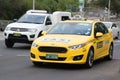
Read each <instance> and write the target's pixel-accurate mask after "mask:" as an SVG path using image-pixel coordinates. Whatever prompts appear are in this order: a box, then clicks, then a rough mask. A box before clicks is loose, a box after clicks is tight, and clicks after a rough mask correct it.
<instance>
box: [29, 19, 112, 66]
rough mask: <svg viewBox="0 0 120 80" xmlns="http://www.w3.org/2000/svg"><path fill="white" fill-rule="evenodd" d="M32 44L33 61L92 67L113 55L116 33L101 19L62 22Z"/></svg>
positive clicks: (31, 57)
mask: <svg viewBox="0 0 120 80" xmlns="http://www.w3.org/2000/svg"><path fill="white" fill-rule="evenodd" d="M42 34H43V35H42V36H41V37H39V38H37V39H35V40H34V42H33V43H32V45H31V50H30V60H31V61H32V62H33V64H34V65H39V64H41V63H65V64H84V65H85V66H86V67H88V68H91V67H92V66H93V62H94V61H95V60H97V59H100V58H103V57H105V58H107V59H108V60H112V58H113V47H114V46H113V35H112V31H109V30H108V29H107V28H106V26H105V25H104V24H103V23H102V22H100V21H87V20H86V21H80V20H68V21H62V22H59V23H57V24H56V25H54V26H53V27H51V28H50V29H49V30H48V31H47V32H44V31H43V32H42Z"/></svg>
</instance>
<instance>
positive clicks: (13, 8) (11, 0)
mask: <svg viewBox="0 0 120 80" xmlns="http://www.w3.org/2000/svg"><path fill="white" fill-rule="evenodd" d="M78 1H79V0H35V9H37V10H47V11H48V12H49V13H52V12H54V11H57V10H60V11H66V10H67V11H68V9H69V11H72V10H75V9H73V8H77V9H78V7H79V4H78ZM32 2H33V0H0V19H8V20H11V19H14V18H19V17H20V16H21V15H23V14H24V13H25V12H26V11H27V10H29V9H32V5H33V3H32Z"/></svg>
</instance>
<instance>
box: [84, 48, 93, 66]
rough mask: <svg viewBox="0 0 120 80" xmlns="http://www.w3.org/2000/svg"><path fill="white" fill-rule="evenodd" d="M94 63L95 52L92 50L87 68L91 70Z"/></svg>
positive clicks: (89, 53)
mask: <svg viewBox="0 0 120 80" xmlns="http://www.w3.org/2000/svg"><path fill="white" fill-rule="evenodd" d="M93 62H94V51H93V50H92V49H90V50H89V52H88V56H87V61H86V64H85V66H86V67H87V68H91V67H92V66H93Z"/></svg>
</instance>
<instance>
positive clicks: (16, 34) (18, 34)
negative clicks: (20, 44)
mask: <svg viewBox="0 0 120 80" xmlns="http://www.w3.org/2000/svg"><path fill="white" fill-rule="evenodd" d="M13 36H21V34H20V33H14V34H13Z"/></svg>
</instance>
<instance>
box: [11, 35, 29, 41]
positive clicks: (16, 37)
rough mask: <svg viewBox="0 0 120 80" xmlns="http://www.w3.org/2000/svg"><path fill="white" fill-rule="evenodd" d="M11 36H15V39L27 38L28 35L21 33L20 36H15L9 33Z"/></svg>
mask: <svg viewBox="0 0 120 80" xmlns="http://www.w3.org/2000/svg"><path fill="white" fill-rule="evenodd" d="M9 38H13V39H23V40H24V39H27V36H26V35H20V36H14V35H13V34H9Z"/></svg>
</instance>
